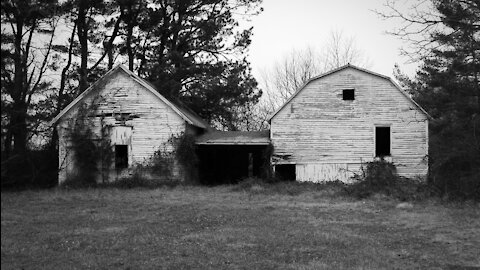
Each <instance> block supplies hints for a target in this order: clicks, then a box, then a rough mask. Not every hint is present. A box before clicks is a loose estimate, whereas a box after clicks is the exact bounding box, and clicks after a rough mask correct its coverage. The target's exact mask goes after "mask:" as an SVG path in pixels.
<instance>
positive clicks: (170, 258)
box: [1, 183, 480, 269]
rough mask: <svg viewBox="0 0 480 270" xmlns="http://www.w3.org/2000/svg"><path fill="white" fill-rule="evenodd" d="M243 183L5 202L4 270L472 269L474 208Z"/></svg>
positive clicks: (475, 257)
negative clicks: (405, 205)
mask: <svg viewBox="0 0 480 270" xmlns="http://www.w3.org/2000/svg"><path fill="white" fill-rule="evenodd" d="M244 185H245V186H243V189H242V188H239V187H238V186H218V187H210V188H209V187H198V186H177V187H168V188H167V187H163V188H157V189H127V190H125V189H115V188H109V189H81V190H61V189H54V190H49V191H25V192H15V193H13V192H12V193H2V198H1V207H2V211H1V229H2V234H1V237H2V241H1V252H2V255H1V257H2V260H1V266H2V269H90V268H91V269H232V268H233V269H465V268H460V267H473V266H477V267H478V266H480V259H479V258H480V252H479V250H478V247H479V246H480V231H479V230H478V228H479V227H480V209H479V205H478V204H453V203H448V204H440V203H438V202H435V201H424V202H421V203H418V204H414V205H413V207H412V208H408V209H401V208H397V207H396V206H397V204H398V201H397V200H393V199H392V200H384V199H379V198H377V197H372V198H371V199H364V200H352V199H349V198H347V197H342V196H338V194H337V193H336V192H337V191H336V189H337V187H335V186H334V185H332V186H331V187H326V186H324V187H318V186H315V185H311V184H302V183H279V184H269V185H270V187H271V189H267V187H268V186H266V185H258V184H252V185H250V186H249V187H247V186H246V185H247V184H244ZM262 188H263V190H262ZM315 188H316V189H315ZM276 189H277V191H276ZM312 189H313V190H312ZM286 190H288V191H286Z"/></svg>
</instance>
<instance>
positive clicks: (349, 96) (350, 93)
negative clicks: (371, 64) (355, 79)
mask: <svg viewBox="0 0 480 270" xmlns="http://www.w3.org/2000/svg"><path fill="white" fill-rule="evenodd" d="M343 100H355V90H354V89H344V90H343Z"/></svg>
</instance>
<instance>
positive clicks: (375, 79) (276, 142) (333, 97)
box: [269, 64, 429, 182]
mask: <svg viewBox="0 0 480 270" xmlns="http://www.w3.org/2000/svg"><path fill="white" fill-rule="evenodd" d="M428 119H429V116H428V114H427V113H426V112H425V110H423V109H422V108H421V107H420V106H419V105H418V104H417V103H415V101H413V100H412V99H411V98H410V96H409V95H408V94H407V93H405V92H404V91H403V90H402V89H401V88H400V87H399V86H398V85H397V84H396V83H395V82H393V81H392V80H391V79H390V78H389V77H387V76H383V75H380V74H377V73H374V72H371V71H368V70H365V69H362V68H359V67H356V66H353V65H350V64H348V65H346V66H343V67H340V68H338V69H335V70H332V71H330V72H328V73H325V74H323V75H320V76H318V77H314V78H312V79H310V80H309V81H308V82H307V83H306V84H305V85H304V86H303V87H301V88H300V89H298V91H296V92H295V93H294V94H293V95H292V97H291V98H290V99H288V100H287V101H286V102H285V104H284V105H283V106H281V107H280V108H279V109H278V110H277V111H276V112H275V113H274V114H273V115H272V116H271V117H270V119H269V121H270V125H271V130H270V139H271V142H272V144H273V148H274V152H273V156H272V165H273V167H274V171H275V172H276V174H277V175H280V176H283V177H285V178H294V179H296V180H298V181H312V182H323V181H334V180H341V181H345V182H348V181H349V179H350V177H351V176H352V175H353V173H355V172H359V171H360V167H361V165H362V164H363V163H365V162H368V161H373V160H375V159H379V158H384V159H386V160H388V161H391V162H393V163H394V164H396V166H397V171H398V174H399V175H401V176H405V177H410V178H412V177H420V178H425V177H426V175H427V172H428V160H427V158H428Z"/></svg>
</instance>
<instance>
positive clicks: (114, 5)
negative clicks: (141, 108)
mask: <svg viewBox="0 0 480 270" xmlns="http://www.w3.org/2000/svg"><path fill="white" fill-rule="evenodd" d="M260 3H261V0H254V1H251V0H249V1H245V0H233V1H232V0H177V1H174V0H149V1H144V0H94V1H90V0H67V1H58V0H48V1H44V0H41V1H40V0H27V1H24V0H22V1H19V0H6V1H2V2H1V20H2V33H1V35H2V51H1V54H2V69H1V75H2V77H1V80H2V87H1V91H2V92H1V94H2V95H1V97H2V99H1V101H2V134H1V136H2V137H1V138H2V184H3V183H6V182H11V183H14V184H16V183H19V182H25V181H27V182H31V181H38V180H34V179H33V180H32V175H31V174H28V175H29V176H28V178H29V179H20V178H21V176H22V175H25V173H24V172H25V171H24V170H23V171H22V170H21V168H27V167H29V165H32V166H34V164H33V163H34V162H33V161H31V160H29V159H28V158H27V157H28V156H29V153H30V152H31V151H32V150H33V149H35V147H38V146H39V145H40V146H42V147H43V148H42V149H41V150H42V151H47V150H50V151H51V152H52V155H53V153H55V143H56V136H55V133H54V132H53V129H52V127H49V126H48V125H47V123H48V120H50V119H52V117H53V116H54V115H56V114H58V112H59V111H60V110H61V109H62V108H63V107H65V106H66V105H67V104H68V103H69V102H70V101H71V100H72V99H73V98H74V97H75V96H77V95H79V94H80V93H82V92H83V91H85V89H87V88H88V86H89V85H90V84H91V83H92V82H94V81H95V80H96V79H97V78H98V77H100V76H101V75H103V74H104V73H105V72H106V70H108V69H110V68H111V67H112V66H113V65H114V64H116V63H121V62H123V63H125V64H126V65H128V67H129V69H130V70H132V71H134V72H136V73H137V74H139V75H140V76H142V77H143V78H146V79H147V80H148V81H150V82H152V83H153V84H154V85H155V86H156V87H157V88H158V89H159V91H160V92H161V94H163V95H164V96H166V97H167V98H169V99H171V100H175V101H177V102H180V103H184V104H185V105H187V106H189V107H190V108H192V109H193V110H194V111H195V112H197V113H198V114H199V115H200V116H202V117H203V118H204V119H206V120H208V121H209V122H210V123H211V124H212V125H214V126H216V127H219V128H223V129H229V130H235V129H237V128H238V127H239V126H241V123H242V121H246V119H245V117H242V114H239V113H238V112H240V111H245V110H246V108H249V107H251V106H253V105H254V104H256V103H257V101H258V99H259V98H260V96H261V94H262V92H261V91H260V90H259V89H258V87H257V82H256V80H255V79H254V78H253V76H252V75H251V70H250V64H249V62H248V61H247V60H246V51H247V49H248V46H249V44H250V37H251V34H252V29H251V28H248V29H243V28H241V27H239V23H238V21H239V20H240V19H246V18H248V16H252V15H256V14H258V13H259V12H260V11H261V8H260V6H259V5H260ZM245 115H246V114H245ZM239 116H240V117H239ZM49 146H50V147H49ZM37 150H38V149H37ZM54 159H55V158H54V157H52V161H53V160H54ZM35 164H36V163H35ZM52 166H53V165H52ZM19 171H22V173H18V172H19ZM33 178H35V177H33Z"/></svg>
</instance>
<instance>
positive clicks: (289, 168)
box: [275, 164, 297, 181]
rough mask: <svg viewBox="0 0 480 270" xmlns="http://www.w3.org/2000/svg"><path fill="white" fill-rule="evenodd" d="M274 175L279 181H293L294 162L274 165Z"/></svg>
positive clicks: (294, 178) (294, 174) (294, 176)
mask: <svg viewBox="0 0 480 270" xmlns="http://www.w3.org/2000/svg"><path fill="white" fill-rule="evenodd" d="M275 176H276V177H277V178H278V179H280V180H281V181H295V180H296V178H297V177H296V173H295V164H283V165H275Z"/></svg>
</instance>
